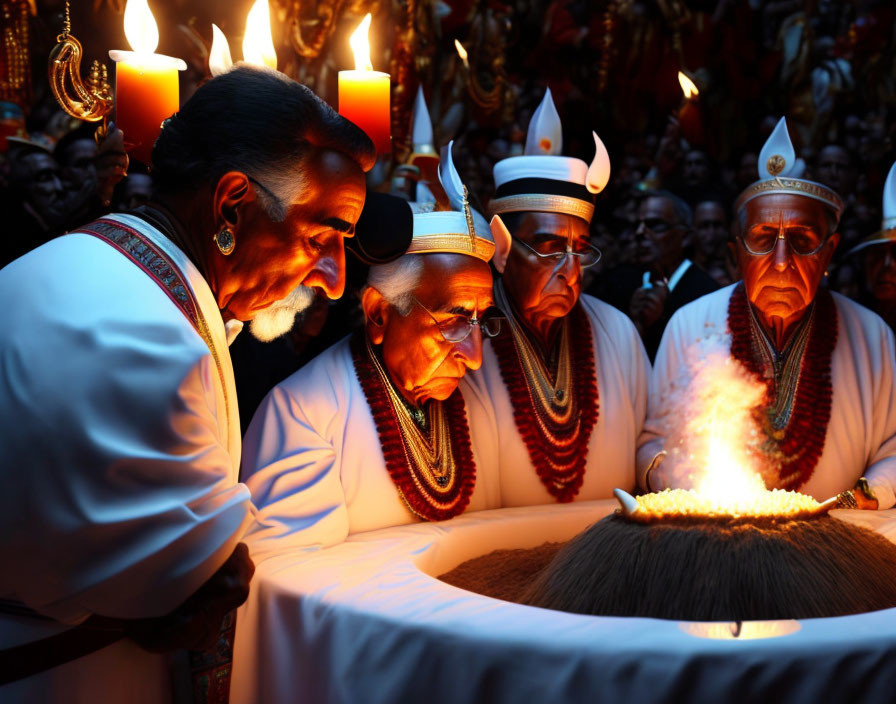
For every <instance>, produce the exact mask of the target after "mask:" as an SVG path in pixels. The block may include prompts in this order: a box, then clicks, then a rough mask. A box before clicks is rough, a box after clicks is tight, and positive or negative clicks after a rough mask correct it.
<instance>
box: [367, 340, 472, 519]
mask: <svg viewBox="0 0 896 704" xmlns="http://www.w3.org/2000/svg"><path fill="white" fill-rule="evenodd" d="M351 351H352V359H353V361H354V364H355V373H356V374H357V375H358V381H359V382H360V383H361V388H362V389H363V391H364V396H365V397H366V398H367V403H368V405H369V406H370V411H371V413H372V414H373V421H374V423H375V424H376V429H377V433H378V434H379V438H380V445H381V446H382V449H383V457H384V459H385V461H386V470H387V471H388V472H389V476H390V477H392V481H393V483H394V484H395V487H396V489H398V494H399V496H401V499H402V501H404V503H405V504H406V505H407V507H408V508H409V509H410V511H411V512H412V513H413V514H414V515H416V516H418V517H419V518H422V519H423V520H426V521H444V520H447V519H449V518H453V517H454V516H457V515H459V514H461V513H463V511H464V509H465V508H466V507H467V505H468V504H469V503H470V496H471V495H472V494H473V487H474V486H475V484H476V464H475V462H474V460H473V450H472V448H471V445H470V428H469V426H468V425H467V412H466V406H465V405H464V399H463V396H462V395H461V393H460V390H459V389H455V391H454V393H453V394H451V396H449V397H448V398H447V399H446V400H445V401H434V400H431V401H429V402H428V403H427V404H426V407H425V409H414V408H410V407H409V406H408V404H407V403H406V402H405V400H404V397H403V396H402V395H401V394H400V393H399V392H398V391H397V390H396V389H395V387H394V385H393V384H392V382H391V380H390V379H389V376H388V374H387V373H386V370H385V369H384V368H383V364H382V362H381V361H380V359H379V356H378V355H377V354H376V352H375V351H374V349H373V346H372V345H371V344H370V341H369V340H368V339H367V336H366V335H365V334H363V333H357V334H355V335H354V337H353V338H352V340H351Z"/></svg>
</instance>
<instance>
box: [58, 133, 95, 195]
mask: <svg viewBox="0 0 896 704" xmlns="http://www.w3.org/2000/svg"><path fill="white" fill-rule="evenodd" d="M96 152H97V146H96V142H95V141H94V140H92V139H79V140H78V141H77V142H72V143H71V144H70V145H69V146H68V149H66V150H65V155H64V159H63V161H64V163H63V166H62V176H63V178H64V179H65V181H66V184H67V186H68V188H69V189H70V190H73V191H76V190H78V189H80V188H81V185H82V184H83V183H85V182H86V181H93V180H95V179H96V171H95V170H94V167H93V160H94V158H95V157H96Z"/></svg>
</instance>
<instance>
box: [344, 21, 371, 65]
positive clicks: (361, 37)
mask: <svg viewBox="0 0 896 704" xmlns="http://www.w3.org/2000/svg"><path fill="white" fill-rule="evenodd" d="M370 20H371V17H370V13H369V12H368V13H367V14H366V15H364V19H363V20H361V24H359V25H358V28H357V29H356V30H355V31H354V32H352V36H350V37H349V38H348V43H349V44H350V45H351V47H352V51H353V52H354V54H355V70H356V71H372V70H373V64H372V63H371V62H370V41H369V40H368V38H367V35H368V33H369V32H370Z"/></svg>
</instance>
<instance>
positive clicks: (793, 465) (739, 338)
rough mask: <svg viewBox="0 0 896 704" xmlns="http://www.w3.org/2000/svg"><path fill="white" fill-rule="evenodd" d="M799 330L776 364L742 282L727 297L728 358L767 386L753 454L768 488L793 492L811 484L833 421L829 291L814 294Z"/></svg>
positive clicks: (833, 311) (833, 317)
mask: <svg viewBox="0 0 896 704" xmlns="http://www.w3.org/2000/svg"><path fill="white" fill-rule="evenodd" d="M803 326H804V327H801V328H799V329H798V330H797V331H796V332H795V333H794V334H793V335H792V337H791V341H790V342H789V343H788V347H787V348H786V349H785V351H784V354H782V355H781V356H780V358H779V361H777V362H776V361H774V360H773V359H772V358H771V357H770V353H769V352H768V347H769V345H768V343H767V342H766V341H765V340H764V339H763V337H762V336H763V335H764V333H763V332H762V330H761V329H760V328H759V324H758V322H757V321H756V320H755V318H754V315H753V312H752V310H751V309H750V304H749V302H748V301H747V296H746V292H745V290H744V285H743V283H741V284H740V285H738V286H737V288H735V289H734V291H733V292H732V294H731V299H730V301H729V302H728V329H729V331H730V332H731V355H732V356H733V357H734V358H735V359H737V360H738V361H739V362H740V363H741V364H743V366H744V367H745V368H746V369H747V370H748V371H749V372H751V373H752V374H753V375H754V376H755V377H756V378H757V379H759V380H760V381H762V382H764V383H765V385H766V403H765V406H764V407H763V408H760V409H757V411H756V420H757V422H758V423H759V426H760V427H761V428H762V430H763V436H764V437H763V438H762V441H761V442H760V443H759V444H758V445H757V446H756V447H754V448H753V449H754V452H755V453H756V455H757V456H758V458H759V459H760V461H761V463H762V465H763V466H764V467H765V468H766V469H765V471H764V472H763V475H764V476H763V478H764V479H765V482H766V486H767V487H768V488H769V489H773V488H777V489H787V490H791V491H795V490H797V489H799V487H801V486H802V485H803V484H805V483H806V482H807V481H809V478H810V477H811V476H812V473H813V472H814V471H815V466H816V465H817V464H818V460H819V458H820V457H821V453H822V451H823V450H824V443H825V436H826V435H827V428H828V422H829V421H830V419H831V400H832V397H833V390H832V387H831V359H832V357H833V354H834V347H836V345H837V306H836V304H835V303H834V299H833V297H832V296H831V294H830V292H829V291H828V290H827V289H820V290H819V291H818V294H817V295H816V296H815V301H814V303H813V308H812V310H811V311H810V312H809V314H808V316H807V319H806V320H805V321H804V323H803ZM801 336H802V338H803V339H802V340H801V339H800V337H801ZM788 352H789V354H788ZM789 370H792V371H789Z"/></svg>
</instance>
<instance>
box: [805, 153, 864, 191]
mask: <svg viewBox="0 0 896 704" xmlns="http://www.w3.org/2000/svg"><path fill="white" fill-rule="evenodd" d="M856 178H857V174H856V170H855V168H853V165H852V160H851V159H850V158H849V154H848V153H847V152H846V150H845V149H844V148H843V147H839V146H837V145H835V144H831V145H828V146H827V147H825V148H824V149H822V150H821V152H819V154H818V161H817V164H816V166H815V180H816V181H820V182H821V183H823V184H824V185H825V186H829V187H830V188H833V189H834V190H835V191H836V192H837V193H839V194H840V195H841V196H846V195H849V194H850V193H852V192H853V190H855V186H856Z"/></svg>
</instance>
